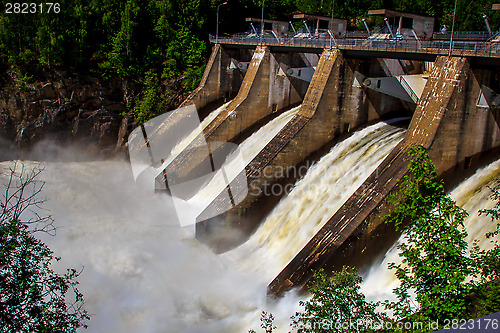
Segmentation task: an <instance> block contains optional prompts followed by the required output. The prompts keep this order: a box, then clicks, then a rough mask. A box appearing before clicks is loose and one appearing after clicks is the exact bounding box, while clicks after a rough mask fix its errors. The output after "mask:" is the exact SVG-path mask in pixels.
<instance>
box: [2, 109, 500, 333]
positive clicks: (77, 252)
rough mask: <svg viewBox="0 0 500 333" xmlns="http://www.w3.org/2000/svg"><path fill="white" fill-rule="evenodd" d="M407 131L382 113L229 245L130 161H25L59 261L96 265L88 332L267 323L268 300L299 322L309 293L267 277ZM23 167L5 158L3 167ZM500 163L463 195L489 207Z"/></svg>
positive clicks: (472, 224)
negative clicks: (181, 213)
mask: <svg viewBox="0 0 500 333" xmlns="http://www.w3.org/2000/svg"><path fill="white" fill-rule="evenodd" d="M283 117H285V118H286V116H283ZM281 120H283V118H281ZM281 120H277V121H281ZM284 121H286V119H285V120H284ZM283 126H284V125H283ZM403 134H404V130H401V129H399V128H396V127H394V126H391V125H388V124H385V123H380V124H376V125H373V126H370V127H367V128H366V129H364V130H362V131H359V132H357V133H354V134H353V135H352V136H351V137H350V138H348V139H346V140H344V141H343V142H341V143H339V144H338V145H336V146H335V147H334V148H333V149H332V150H331V151H330V152H329V153H328V154H326V155H325V156H324V157H323V158H322V159H321V160H320V161H319V162H317V163H316V164H315V165H314V166H313V167H311V168H310V169H309V170H308V172H307V173H306V175H305V176H304V177H303V179H302V180H300V181H298V182H297V184H296V185H295V187H294V189H293V191H292V192H291V194H290V195H288V196H286V197H284V198H283V199H282V201H281V202H280V203H279V204H278V206H277V207H276V208H275V209H274V211H273V212H272V213H271V214H270V215H269V216H268V218H267V219H266V221H265V223H263V225H262V226H261V227H260V228H259V230H258V231H257V232H256V234H255V235H254V236H252V237H251V239H250V240H249V241H248V242H247V243H246V244H244V245H243V246H241V247H240V248H238V249H235V250H233V251H231V252H229V253H227V254H226V255H224V256H216V255H214V254H213V253H212V252H211V251H210V250H209V249H208V248H206V247H205V246H203V245H201V244H199V243H198V242H197V241H196V240H194V239H193V238H192V235H191V234H190V233H189V232H187V231H186V230H185V229H183V228H180V227H179V224H178V221H177V218H176V215H175V212H174V209H173V206H172V202H171V200H170V199H169V198H168V197H167V196H165V195H154V194H152V193H151V191H150V190H149V189H141V188H138V187H137V185H136V184H135V183H134V181H133V177H132V173H131V170H130V166H129V164H128V163H126V162H119V161H106V162H80V163H38V162H31V161H24V162H23V163H24V164H25V165H26V166H27V167H28V168H31V167H35V166H42V167H44V168H45V170H44V171H43V172H42V174H41V175H40V179H41V180H44V181H45V182H46V186H45V188H44V191H43V195H44V196H45V197H46V198H47V202H46V204H45V207H46V208H48V209H49V212H50V213H51V214H52V215H53V217H54V219H55V223H56V226H57V228H58V229H57V235H56V236H54V237H51V236H48V235H42V237H43V240H44V241H45V242H46V243H47V244H48V245H49V246H50V247H51V248H52V249H53V250H54V251H55V253H56V255H58V256H61V257H62V260H61V261H60V262H58V263H56V264H55V268H56V269H57V270H60V272H63V271H64V269H65V268H66V267H75V268H77V269H78V268H84V269H83V272H82V274H81V276H80V277H79V279H78V280H79V281H80V290H81V291H82V292H83V294H84V295H85V298H86V301H87V304H86V308H87V310H88V311H89V313H90V314H91V316H92V320H91V321H90V323H89V329H88V330H87V331H88V332H134V333H135V332H151V333H157V332H196V333H198V332H208V333H210V332H217V333H219V332H247V331H248V329H249V328H254V329H258V328H259V316H260V311H261V310H263V309H265V310H267V311H270V312H272V313H273V314H274V315H275V316H276V317H277V323H278V325H280V324H282V325H280V326H281V327H280V329H279V332H287V331H288V330H289V327H288V326H287V324H288V322H289V317H290V315H292V314H294V313H295V311H297V310H298V309H299V308H298V300H299V298H298V297H297V296H296V295H294V294H293V293H291V294H289V295H287V297H286V298H284V299H281V300H280V301H279V302H276V303H267V302H266V288H267V284H268V283H269V282H270V279H271V278H273V277H274V274H276V273H277V272H278V271H279V270H280V269H282V268H283V267H284V265H286V263H287V262H288V261H289V260H290V259H291V258H292V257H293V255H294V254H295V253H296V252H298V250H300V247H301V245H300V244H301V243H304V242H305V241H307V240H308V237H310V236H311V235H312V234H314V232H315V231H316V230H317V229H318V228H320V227H321V225H322V224H324V223H325V222H326V220H328V218H329V217H330V216H331V215H333V213H334V212H335V210H337V209H338V207H339V206H340V205H341V204H342V203H343V202H344V201H345V200H346V199H347V198H348V197H349V196H350V195H351V194H352V193H353V192H354V191H355V190H356V189H357V188H358V187H359V185H361V184H362V182H363V181H364V179H366V177H367V176H368V175H369V174H370V173H371V172H372V171H373V170H374V169H375V168H376V166H377V165H378V164H379V163H380V161H381V160H382V159H383V158H384V156H386V155H387V153H388V152H389V151H390V149H391V147H393V146H395V145H396V144H397V142H398V141H399V140H400V139H401V138H402V136H403ZM254 139H255V138H254ZM249 140H250V139H249ZM13 166H14V162H3V163H0V174H3V175H4V176H2V177H3V178H5V174H6V173H8V168H9V167H13ZM498 174H500V161H498V162H495V163H494V164H492V165H490V166H489V167H488V168H485V169H484V170H481V171H478V173H477V174H476V175H474V176H473V177H471V178H470V179H468V180H467V181H466V182H464V183H462V184H461V185H460V186H459V187H458V188H457V189H456V190H455V191H453V196H454V198H455V199H456V200H457V202H458V203H459V204H463V205H464V207H465V208H466V209H467V210H470V211H477V209H478V208H487V207H488V206H487V205H486V204H485V203H486V202H487V199H486V197H487V196H488V195H489V191H488V190H487V189H486V186H485V185H486V184H488V183H489V182H490V181H491V180H492V179H493V178H495V177H496V176H497V175H498ZM483 204H484V206H483ZM467 224H468V228H470V230H475V231H474V232H473V233H472V234H474V235H475V236H474V235H472V236H471V237H474V238H479V236H481V235H483V234H484V233H485V232H486V231H487V230H489V228H490V227H491V226H492V225H493V223H491V222H490V219H489V218H485V217H481V218H477V216H473V215H471V217H470V218H469V219H468V221H467ZM396 259H397V253H396V252H395V251H394V250H391V251H389V252H388V254H387V255H386V258H385V259H384V260H383V263H382V264H381V263H380V262H377V263H375V265H374V267H373V270H372V271H371V272H370V273H369V274H368V277H367V279H366V280H365V282H364V288H365V289H366V290H367V292H368V294H369V296H370V297H372V298H377V297H382V296H386V294H388V292H390V289H391V288H392V286H393V284H394V278H393V277H391V275H390V272H388V270H387V269H386V268H384V265H386V262H387V261H389V262H390V261H396ZM263 263H265V265H264V264H263ZM379 266H380V267H379ZM367 286H368V287H367ZM377 290H378V291H377ZM375 294H377V297H374V295H375Z"/></svg>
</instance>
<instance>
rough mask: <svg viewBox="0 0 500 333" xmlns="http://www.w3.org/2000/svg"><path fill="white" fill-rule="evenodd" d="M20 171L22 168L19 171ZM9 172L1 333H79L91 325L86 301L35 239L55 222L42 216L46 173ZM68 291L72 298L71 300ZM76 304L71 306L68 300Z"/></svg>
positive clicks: (1, 235)
mask: <svg viewBox="0 0 500 333" xmlns="http://www.w3.org/2000/svg"><path fill="white" fill-rule="evenodd" d="M16 167H19V165H16ZM19 168H20V173H19V174H17V173H16V170H15V169H16V168H14V169H11V171H10V176H9V178H8V180H7V182H6V184H5V191H4V194H3V197H2V198H1V201H0V331H1V332H75V331H76V329H77V328H79V327H85V328H86V325H85V321H86V320H88V319H90V318H89V316H88V314H87V312H86V311H85V310H84V309H83V303H84V299H83V295H82V294H81V293H80V292H79V291H78V289H77V285H78V282H77V281H76V280H75V279H76V278H77V277H78V275H79V274H80V273H79V272H78V271H76V270H75V269H69V270H67V272H66V273H65V274H64V275H59V274H57V273H56V272H54V271H53V270H52V268H51V264H52V263H53V262H54V260H55V261H58V260H59V259H60V258H58V257H55V256H54V253H53V252H52V251H51V250H50V249H49V248H48V247H47V245H45V244H44V243H43V242H42V241H40V240H39V239H37V238H36V237H35V235H36V234H37V233H39V232H45V233H53V232H54V231H55V229H54V226H53V220H52V218H51V217H50V216H48V215H41V211H42V210H41V209H42V207H41V204H42V203H43V200H42V199H40V198H39V196H40V194H41V191H42V188H43V183H41V182H39V181H37V180H36V177H37V176H38V175H39V174H40V172H41V171H42V170H41V169H34V170H31V171H27V170H25V169H24V166H22V165H21V166H20V167H19ZM68 291H70V295H67V294H68ZM67 296H71V297H72V298H73V299H72V300H71V301H68V297H67Z"/></svg>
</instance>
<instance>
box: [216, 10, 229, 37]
mask: <svg viewBox="0 0 500 333" xmlns="http://www.w3.org/2000/svg"><path fill="white" fill-rule="evenodd" d="M223 5H227V1H226V2H223V3H221V4H220V5H218V6H217V28H216V30H215V44H218V43H219V7H220V6H223Z"/></svg>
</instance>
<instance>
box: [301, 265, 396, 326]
mask: <svg viewBox="0 0 500 333" xmlns="http://www.w3.org/2000/svg"><path fill="white" fill-rule="evenodd" d="M360 283H361V277H360V276H359V275H358V273H357V272H356V270H354V269H352V268H349V267H344V268H343V269H342V271H341V272H337V273H334V274H333V276H332V278H330V277H328V276H327V275H326V274H325V272H324V271H322V270H320V271H318V272H316V273H315V274H314V278H313V282H312V285H311V287H310V289H309V291H310V292H311V294H312V298H311V299H310V300H308V301H306V302H304V301H301V302H300V305H301V306H304V308H305V309H304V312H300V313H297V314H296V315H295V316H294V317H293V318H292V324H293V327H294V328H295V329H297V332H301V333H309V332H311V333H312V332H315V333H316V332H318V333H319V332H323V333H326V332H331V331H332V330H335V331H336V332H358V331H359V329H360V328H362V327H363V326H353V327H351V326H350V325H345V326H343V325H342V326H336V325H335V324H336V323H349V322H352V323H363V324H366V325H370V323H371V325H373V323H380V322H382V321H384V320H385V319H386V318H385V316H384V315H382V314H380V313H378V312H376V311H375V307H376V306H377V305H378V303H372V302H367V301H366V300H365V296H364V295H363V294H362V293H361V292H360ZM366 327H369V326H366Z"/></svg>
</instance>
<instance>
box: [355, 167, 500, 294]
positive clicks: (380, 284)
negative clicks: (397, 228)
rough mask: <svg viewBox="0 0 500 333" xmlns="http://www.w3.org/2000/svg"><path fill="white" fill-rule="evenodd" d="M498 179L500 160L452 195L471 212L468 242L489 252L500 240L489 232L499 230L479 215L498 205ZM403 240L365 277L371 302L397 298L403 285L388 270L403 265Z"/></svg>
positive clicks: (481, 171)
mask: <svg viewBox="0 0 500 333" xmlns="http://www.w3.org/2000/svg"><path fill="white" fill-rule="evenodd" d="M498 176H500V160H498V161H496V162H493V163H491V164H490V165H488V166H487V167H484V168H482V169H479V170H478V171H477V172H476V173H475V174H474V175H473V176H471V177H470V178H468V179H466V180H464V181H463V182H462V183H461V184H460V185H458V186H457V187H456V188H455V189H454V190H453V191H452V192H451V193H450V195H451V197H452V199H453V200H455V201H456V203H457V204H458V205H459V206H460V207H462V208H464V209H465V210H466V211H467V212H468V213H469V217H468V218H467V219H466V220H465V227H466V229H467V233H468V237H467V243H468V244H469V245H472V244H473V242H474V240H479V244H478V245H479V246H480V247H481V248H482V249H485V250H487V249H490V248H491V247H492V246H493V243H492V241H494V240H495V239H496V240H500V237H498V236H497V237H495V238H493V239H487V238H486V237H485V235H486V234H487V233H488V232H491V231H494V230H495V229H496V223H494V222H492V221H491V218H490V217H488V216H485V215H482V216H479V214H478V212H479V210H481V209H488V208H492V207H493V206H494V204H495V202H494V201H492V200H489V199H488V197H489V196H490V194H491V190H490V189H489V188H488V186H492V185H493V184H494V183H495V180H496V179H497V178H498ZM402 241H404V237H403V236H401V237H400V238H399V239H398V241H397V242H396V243H395V244H394V245H393V246H392V247H391V248H390V249H389V251H387V253H386V254H385V256H384V257H383V258H381V259H380V260H378V261H377V262H375V263H374V264H373V265H372V267H371V269H370V270H369V272H368V273H367V274H366V276H365V277H364V281H363V283H362V287H361V290H362V291H363V292H364V293H365V295H366V296H367V298H368V299H369V300H375V301H378V300H385V299H392V300H394V299H395V298H394V295H393V294H392V290H393V289H394V288H396V287H397V286H398V285H399V282H398V280H397V279H396V276H395V275H394V273H393V271H392V270H389V269H388V265H389V263H397V264H399V263H401V258H400V257H399V251H398V249H397V245H398V244H400V243H401V242H402Z"/></svg>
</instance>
